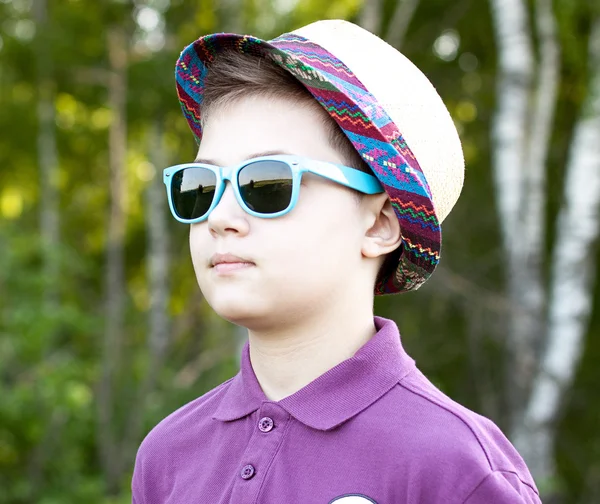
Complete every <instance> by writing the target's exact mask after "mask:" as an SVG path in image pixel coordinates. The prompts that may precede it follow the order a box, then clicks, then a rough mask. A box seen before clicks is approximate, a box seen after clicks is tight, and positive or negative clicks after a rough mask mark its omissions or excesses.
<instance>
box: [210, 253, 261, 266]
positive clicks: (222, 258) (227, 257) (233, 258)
mask: <svg viewBox="0 0 600 504" xmlns="http://www.w3.org/2000/svg"><path fill="white" fill-rule="evenodd" d="M234 263H235V264H238V265H241V264H246V265H247V266H249V265H254V263H253V262H252V261H251V260H250V259H246V258H244V257H240V256H237V255H234V254H230V253H227V254H214V255H213V256H212V257H211V259H210V266H211V267H215V266H217V265H219V264H234ZM240 263H241V264H240Z"/></svg>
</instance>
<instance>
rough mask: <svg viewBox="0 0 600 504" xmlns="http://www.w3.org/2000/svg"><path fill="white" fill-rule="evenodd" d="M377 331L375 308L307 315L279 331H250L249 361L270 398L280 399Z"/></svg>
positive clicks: (350, 351) (354, 351)
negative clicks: (374, 318)
mask: <svg viewBox="0 0 600 504" xmlns="http://www.w3.org/2000/svg"><path fill="white" fill-rule="evenodd" d="M367 308H368V307H367ZM376 332H377V330H376V328H375V324H374V321H373V310H372V309H367V310H363V311H361V312H359V311H357V310H355V313H348V312H346V313H344V316H342V317H332V316H331V313H328V314H326V319H325V320H319V319H318V318H315V319H309V318H305V319H304V320H303V321H302V323H301V324H299V325H295V326H288V327H285V328H282V330H281V331H279V332H278V334H273V333H270V334H269V335H268V336H266V335H264V334H261V333H257V332H253V331H249V332H248V335H249V342H250V361H251V363H252V368H253V370H254V373H255V375H256V378H257V380H258V382H259V384H260V386H261V388H262V390H263V392H264V393H265V395H266V396H267V398H268V399H269V400H271V401H279V400H281V399H283V398H285V397H287V396H289V395H292V394H293V393H295V392H297V391H298V390H300V389H301V388H303V387H305V386H306V385H308V384H309V383H310V382H312V381H314V380H315V379H316V378H318V377H319V376H321V375H322V374H323V373H325V372H327V371H329V370H330V369H331V368H333V367H335V366H336V365H338V364H339V363H340V362H343V361H344V360H346V359H349V358H350V357H352V356H353V355H354V354H355V353H356V352H357V350H358V349H360V348H361V347H362V346H363V345H364V344H365V343H366V342H367V341H368V340H369V339H370V338H371V337H372V336H373V335H374V334H375V333H376Z"/></svg>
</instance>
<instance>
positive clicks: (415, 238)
mask: <svg viewBox="0 0 600 504" xmlns="http://www.w3.org/2000/svg"><path fill="white" fill-rule="evenodd" d="M224 49H234V50H236V51H238V52H240V53H244V54H249V55H253V56H256V57H264V58H268V59H270V60H272V61H274V62H275V63H276V64H278V65H280V66H281V67H283V68H285V69H286V70H287V71H289V72H290V73H291V74H292V75H293V76H294V77H296V79H298V80H299V81H300V82H301V83H302V84H303V85H304V86H305V87H306V88H307V90H308V91H309V92H310V93H311V95H312V96H313V97H314V98H315V99H316V100H317V101H318V102H319V103H320V104H321V105H322V106H323V108H324V109H325V110H326V111H327V113H328V114H329V115H330V117H332V119H333V120H335V121H336V123H337V124H338V125H339V126H340V128H341V129H342V131H343V132H344V134H345V135H346V136H347V137H348V139H349V140H350V141H351V142H352V144H353V146H354V147H355V149H356V150H357V152H358V153H359V154H360V155H361V156H362V158H363V159H364V160H365V162H366V163H367V164H368V165H369V166H370V168H371V170H372V171H373V173H374V174H375V176H376V177H377V178H378V179H379V181H380V182H381V184H382V186H383V187H384V189H385V190H386V192H387V194H388V195H389V197H390V200H391V203H392V206H393V207H394V211H395V213H396V216H397V218H398V220H399V223H400V228H401V232H402V245H401V247H402V252H401V254H400V258H399V262H398V264H397V266H396V267H392V268H390V270H389V271H385V272H382V275H380V279H379V281H378V282H377V284H376V286H375V295H382V294H395V293H399V292H406V291H410V290H416V289H417V288H419V287H420V286H421V285H422V284H423V283H425V281H426V280H427V279H428V278H429V277H430V276H431V274H432V273H433V271H434V270H435V268H436V266H437V264H438V263H439V257H440V250H441V227H440V223H439V220H438V218H437V215H436V212H435V208H434V204H433V201H432V197H431V191H430V189H429V186H428V184H427V180H426V179H425V176H424V175H423V172H422V170H421V168H420V167H419V164H418V162H417V160H416V158H415V156H414V155H413V153H412V152H411V150H410V148H409V146H408V145H407V143H406V141H405V140H404V138H403V137H402V135H401V133H400V131H399V130H398V127H397V126H396V124H395V123H394V122H393V121H392V120H391V119H390V118H389V116H388V114H387V113H386V111H385V110H384V109H383V107H382V106H381V105H380V104H379V103H378V102H377V100H376V99H375V98H374V97H373V95H372V94H371V93H370V92H369V91H368V90H367V89H366V88H365V86H363V84H362V83H361V82H360V81H359V80H358V78H357V77H356V76H355V75H354V73H353V72H352V71H351V70H350V69H349V68H348V67H347V66H346V65H345V64H344V63H343V62H342V61H340V60H339V59H337V58H336V57H335V56H334V55H333V54H331V53H329V52H328V51H326V50H325V49H324V48H322V47H321V46H319V45H317V44H314V43H312V42H311V41H309V40H308V39H306V38H304V37H301V36H299V35H296V34H290V33H287V34H283V35H281V36H279V37H277V38H275V39H273V40H270V41H266V40H262V39H259V38H256V37H253V36H250V35H239V34H232V33H215V34H210V35H205V36H203V37H200V38H199V39H198V40H196V41H195V42H193V43H192V44H190V45H188V46H187V47H186V48H185V49H184V50H183V51H182V52H181V55H180V57H179V59H178V61H177V64H176V69H175V77H176V82H177V94H178V97H179V102H180V105H181V108H182V111H183V114H184V116H185V118H186V119H187V121H188V124H189V126H190V128H191V130H192V132H193V134H194V136H195V138H196V141H197V142H198V143H199V142H200V141H201V138H202V127H201V120H200V119H201V113H202V101H203V91H204V79H205V77H206V74H207V72H208V69H207V66H208V65H210V62H211V61H213V59H214V58H215V57H216V56H217V55H218V53H219V52H220V51H222V50H224Z"/></svg>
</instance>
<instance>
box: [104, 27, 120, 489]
mask: <svg viewBox="0 0 600 504" xmlns="http://www.w3.org/2000/svg"><path fill="white" fill-rule="evenodd" d="M107 42H108V57H109V63H110V74H109V77H108V88H109V103H110V108H111V110H112V113H113V119H112V122H111V125H110V130H109V166H110V197H111V203H110V213H109V224H108V237H107V245H106V276H105V296H106V326H105V333H104V344H103V351H102V376H101V378H100V383H99V389H98V418H99V425H98V436H99V438H98V444H99V447H100V459H101V463H102V467H103V470H104V474H105V476H106V484H107V488H108V491H109V493H110V494H116V493H117V492H118V489H119V467H120V465H121V464H120V463H119V462H118V460H119V458H118V457H119V455H120V451H119V449H118V446H119V444H118V442H117V439H116V434H115V432H114V431H115V416H114V410H115V401H114V393H113V392H114V389H115V387H114V381H115V374H116V372H117V371H118V370H119V369H120V362H121V351H122V346H123V332H124V329H123V325H124V301H125V274H124V262H125V257H124V255H125V252H124V239H125V226H126V220H125V219H126V212H125V209H126V194H127V184H126V180H127V177H126V172H125V161H126V138H127V129H126V124H127V122H126V110H125V103H126V93H127V79H126V66H127V39H126V36H125V33H124V30H123V29H122V28H121V27H115V26H113V27H111V28H110V29H109V30H108V33H107Z"/></svg>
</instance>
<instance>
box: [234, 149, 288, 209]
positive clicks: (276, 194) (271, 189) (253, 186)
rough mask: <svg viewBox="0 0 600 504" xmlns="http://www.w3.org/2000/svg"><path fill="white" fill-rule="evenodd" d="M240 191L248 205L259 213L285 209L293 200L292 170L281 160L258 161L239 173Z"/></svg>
mask: <svg viewBox="0 0 600 504" xmlns="http://www.w3.org/2000/svg"><path fill="white" fill-rule="evenodd" d="M238 183H239V186H240V193H241V195H242V198H243V199H244V201H245V202H246V205H248V207H250V209H251V210H254V211H255V212H258V213H263V214H272V213H277V212H281V211H282V210H285V209H286V208H287V207H288V206H289V204H290V202H291V200H292V170H291V168H290V167H289V166H288V165H287V164H285V163H283V162H281V161H257V162H255V163H251V164H249V165H248V166H245V167H244V168H242V169H241V170H240V172H239V174H238Z"/></svg>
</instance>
